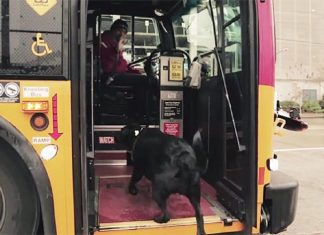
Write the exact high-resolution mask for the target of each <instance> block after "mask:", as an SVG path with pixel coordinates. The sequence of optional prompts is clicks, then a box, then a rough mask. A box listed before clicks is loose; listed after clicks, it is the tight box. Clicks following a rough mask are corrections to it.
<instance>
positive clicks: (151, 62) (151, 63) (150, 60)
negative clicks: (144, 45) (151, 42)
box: [128, 49, 191, 79]
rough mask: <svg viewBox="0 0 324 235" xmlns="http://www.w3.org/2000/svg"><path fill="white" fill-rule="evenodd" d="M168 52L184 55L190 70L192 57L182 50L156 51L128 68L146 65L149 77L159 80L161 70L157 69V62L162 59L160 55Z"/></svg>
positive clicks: (132, 63)
mask: <svg viewBox="0 0 324 235" xmlns="http://www.w3.org/2000/svg"><path fill="white" fill-rule="evenodd" d="M166 52H170V53H171V54H175V53H177V54H182V55H184V56H185V57H186V58H187V64H188V68H190V65H191V60H190V55H189V54H188V52H186V51H184V50H180V49H171V50H161V49H154V50H153V51H152V52H151V54H150V55H149V56H145V57H143V58H140V59H138V60H135V61H133V62H131V63H129V65H128V66H130V67H131V66H134V65H135V64H138V63H144V70H145V72H146V74H147V76H149V77H152V78H156V79H158V73H159V69H158V68H155V66H156V63H155V62H156V60H157V59H158V58H159V57H160V55H162V54H163V53H166Z"/></svg>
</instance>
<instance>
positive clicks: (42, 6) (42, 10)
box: [26, 0, 57, 16]
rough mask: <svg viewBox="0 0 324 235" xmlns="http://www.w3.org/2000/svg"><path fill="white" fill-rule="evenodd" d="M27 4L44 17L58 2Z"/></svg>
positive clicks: (40, 0) (31, 0)
mask: <svg viewBox="0 0 324 235" xmlns="http://www.w3.org/2000/svg"><path fill="white" fill-rule="evenodd" d="M26 2H27V4H28V5H29V6H30V7H31V8H33V10H34V11H35V12H36V13H37V14H38V15H40V16H42V15H45V14H46V13H47V12H48V11H49V10H50V9H52V8H53V7H54V6H55V5H56V3H57V0H26Z"/></svg>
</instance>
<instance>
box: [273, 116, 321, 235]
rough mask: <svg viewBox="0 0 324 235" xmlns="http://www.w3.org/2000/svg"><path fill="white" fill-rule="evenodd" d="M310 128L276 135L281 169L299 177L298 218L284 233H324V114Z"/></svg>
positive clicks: (284, 234) (313, 234)
mask: <svg viewBox="0 0 324 235" xmlns="http://www.w3.org/2000/svg"><path fill="white" fill-rule="evenodd" d="M304 120H305V121H306V122H307V123H308V124H309V128H308V129H307V130H305V131H302V132H294V131H285V132H284V135H283V136H282V137H279V136H275V137H274V149H275V153H277V155H278V159H279V169H280V170H281V171H283V172H285V173H286V174H288V175H290V176H292V177H294V178H295V179H297V180H298V181H299V193H298V206H297V213H296V217H295V221H294V222H293V224H291V225H290V226H289V227H288V229H287V231H285V232H282V233H280V235H324V117H317V118H305V119H304Z"/></svg>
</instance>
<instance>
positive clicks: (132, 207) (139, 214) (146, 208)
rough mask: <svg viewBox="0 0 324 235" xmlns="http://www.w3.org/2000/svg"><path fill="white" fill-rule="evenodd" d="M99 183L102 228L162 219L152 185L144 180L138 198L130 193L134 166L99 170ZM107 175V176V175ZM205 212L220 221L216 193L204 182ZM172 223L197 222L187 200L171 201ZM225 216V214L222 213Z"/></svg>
mask: <svg viewBox="0 0 324 235" xmlns="http://www.w3.org/2000/svg"><path fill="white" fill-rule="evenodd" d="M96 170H97V171H96V176H97V178H98V179H99V180H98V181H97V182H98V196H99V198H98V199H99V203H98V220H99V223H100V224H109V223H119V222H131V221H148V220H152V219H153V218H154V217H155V216H157V215H160V213H161V212H160V209H159V207H158V206H157V204H156V203H155V201H153V199H152V189H151V182H150V181H149V180H147V179H146V178H145V177H143V178H142V179H141V180H140V181H139V182H138V184H137V186H138V190H139V192H138V194H137V195H131V194H129V193H128V183H129V180H130V177H131V173H132V167H131V166H105V167H104V166H100V167H98V166H97V167H96ZM104 173H105V174H104ZM200 206H201V211H202V214H203V215H204V216H210V217H216V216H217V218H219V217H220V216H221V215H220V214H219V213H218V212H219V211H222V210H220V204H219V203H218V202H217V199H216V191H215V189H214V188H213V187H212V186H210V185H209V184H208V183H206V182H205V181H204V180H201V201H200ZM167 209H168V212H169V214H170V217H171V220H173V219H183V218H191V217H192V218H194V217H195V213H194V210H193V208H192V206H191V204H190V202H189V199H188V198H187V197H186V196H183V195H180V194H173V195H171V196H170V197H169V199H168V201H167ZM221 214H222V213H221Z"/></svg>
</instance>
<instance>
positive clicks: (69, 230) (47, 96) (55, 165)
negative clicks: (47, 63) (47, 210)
mask: <svg viewBox="0 0 324 235" xmlns="http://www.w3.org/2000/svg"><path fill="white" fill-rule="evenodd" d="M0 82H1V83H3V84H7V83H9V82H12V83H16V84H18V85H19V101H18V102H17V103H4V102H2V103H0V110H1V116H2V117H3V118H4V119H6V120H7V121H8V122H10V123H11V124H12V125H13V126H14V127H15V128H17V129H18V130H19V131H20V132H21V133H22V134H23V135H24V137H25V138H26V139H27V140H28V141H29V143H31V144H32V146H33V147H34V149H35V151H36V152H37V153H38V157H40V156H41V152H42V150H44V147H46V146H48V145H55V146H57V153H56V155H55V156H54V157H53V158H51V159H49V160H45V159H44V157H43V158H41V157H40V158H41V159H42V162H43V164H44V167H45V169H46V172H47V174H48V177H49V180H50V183H51V188H52V193H53V200H54V211H55V220H56V226H57V228H56V230H57V234H73V233H74V231H75V230H74V204H73V181H72V174H73V173H72V172H73V168H72V149H71V146H72V143H71V138H72V136H71V98H70V97H71V92H70V90H71V85H70V81H24V80H16V81H12V80H10V81H5V80H1V81H0ZM24 101H48V104H49V109H48V111H47V112H45V115H46V116H47V117H48V120H49V125H48V127H47V128H46V129H45V130H43V131H36V130H34V129H33V128H32V127H31V125H30V124H29V123H30V118H31V117H32V115H33V113H31V112H23V111H22V102H24ZM26 123H28V125H26ZM53 133H54V135H53V136H54V137H51V135H50V134H53ZM60 133H61V135H60ZM55 138H57V140H55ZM43 156H45V158H46V156H49V155H46V154H43Z"/></svg>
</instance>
